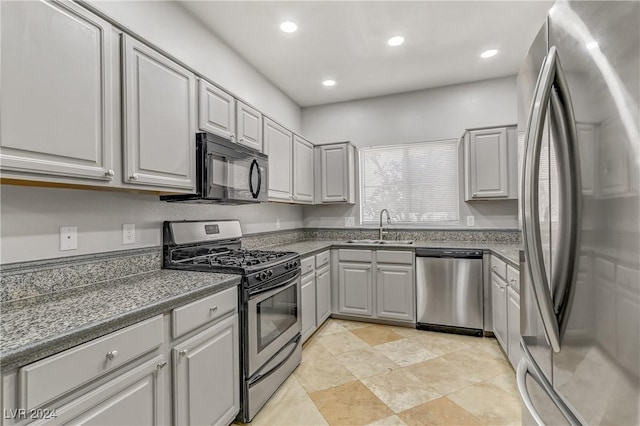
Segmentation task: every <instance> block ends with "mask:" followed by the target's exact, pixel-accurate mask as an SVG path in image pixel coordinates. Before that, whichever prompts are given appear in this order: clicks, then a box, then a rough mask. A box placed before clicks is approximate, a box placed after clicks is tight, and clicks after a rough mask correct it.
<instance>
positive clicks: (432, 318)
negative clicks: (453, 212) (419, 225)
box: [416, 248, 484, 336]
mask: <svg viewBox="0 0 640 426" xmlns="http://www.w3.org/2000/svg"><path fill="white" fill-rule="evenodd" d="M483 281H484V280H483V276H482V250H466V249H427V248H416V285H417V289H416V296H417V311H418V318H417V323H416V328H418V329H421V330H430V331H443V332H447V333H458V334H470V335H476V336H482V328H483V321H484V317H483V291H482V285H483Z"/></svg>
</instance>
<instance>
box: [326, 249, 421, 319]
mask: <svg viewBox="0 0 640 426" xmlns="http://www.w3.org/2000/svg"><path fill="white" fill-rule="evenodd" d="M336 257H337V262H338V268H337V282H336V283H335V284H334V290H335V291H334V295H333V299H332V300H333V311H334V312H336V313H337V314H339V315H341V316H345V317H346V316H348V317H354V318H368V319H379V320H383V321H390V322H402V323H415V321H416V318H415V305H416V301H415V272H414V271H415V268H414V253H413V252H412V251H402V250H362V249H339V250H337V253H336Z"/></svg>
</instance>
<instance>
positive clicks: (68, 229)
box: [60, 226, 78, 251]
mask: <svg viewBox="0 0 640 426" xmlns="http://www.w3.org/2000/svg"><path fill="white" fill-rule="evenodd" d="M77 248H78V227H77V226H61V227H60V250H61V251H65V250H76V249H77Z"/></svg>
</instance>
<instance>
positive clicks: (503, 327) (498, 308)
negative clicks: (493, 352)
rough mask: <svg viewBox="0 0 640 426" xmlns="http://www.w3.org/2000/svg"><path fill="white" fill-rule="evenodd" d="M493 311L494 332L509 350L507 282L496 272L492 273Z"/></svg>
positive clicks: (505, 348)
mask: <svg viewBox="0 0 640 426" xmlns="http://www.w3.org/2000/svg"><path fill="white" fill-rule="evenodd" d="M491 311H492V316H493V333H494V334H495V335H496V339H498V342H500V345H502V349H504V351H505V352H508V347H507V336H508V335H507V284H506V283H505V282H504V281H502V279H500V278H499V277H498V276H496V274H493V273H492V274H491Z"/></svg>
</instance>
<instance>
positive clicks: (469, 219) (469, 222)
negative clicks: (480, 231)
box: [467, 216, 476, 226]
mask: <svg viewBox="0 0 640 426" xmlns="http://www.w3.org/2000/svg"><path fill="white" fill-rule="evenodd" d="M467 226H476V217H475V216H467Z"/></svg>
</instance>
